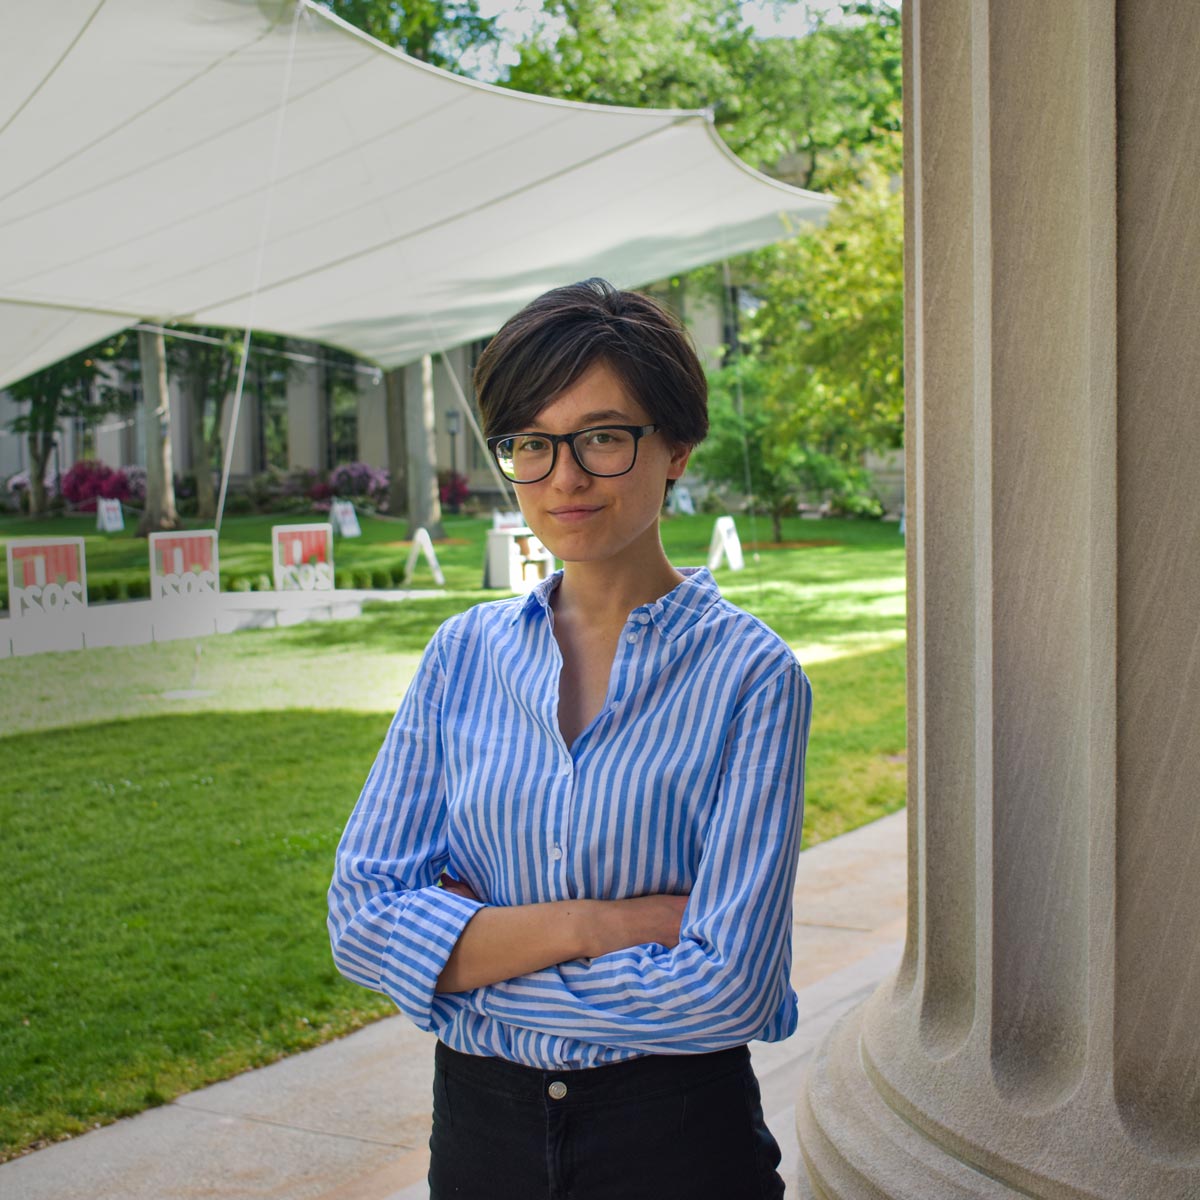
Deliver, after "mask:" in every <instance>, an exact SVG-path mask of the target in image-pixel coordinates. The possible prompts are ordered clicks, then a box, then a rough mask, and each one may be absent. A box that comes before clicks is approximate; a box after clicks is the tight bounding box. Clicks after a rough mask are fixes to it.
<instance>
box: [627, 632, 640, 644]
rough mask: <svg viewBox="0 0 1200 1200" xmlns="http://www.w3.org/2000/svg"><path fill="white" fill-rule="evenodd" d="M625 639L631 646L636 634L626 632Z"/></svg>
mask: <svg viewBox="0 0 1200 1200" xmlns="http://www.w3.org/2000/svg"><path fill="white" fill-rule="evenodd" d="M625 640H626V641H627V642H628V643H629V644H630V645H631V646H632V645H633V644H634V643H635V642H636V641H637V634H636V633H627V634H626V635H625Z"/></svg>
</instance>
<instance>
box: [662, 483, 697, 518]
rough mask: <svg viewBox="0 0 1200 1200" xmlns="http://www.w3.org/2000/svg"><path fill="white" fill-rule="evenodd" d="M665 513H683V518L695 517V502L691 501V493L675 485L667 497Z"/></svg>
mask: <svg viewBox="0 0 1200 1200" xmlns="http://www.w3.org/2000/svg"><path fill="white" fill-rule="evenodd" d="M667 511H668V512H673V513H683V514H684V516H688V517H691V516H695V514H696V502H695V501H694V500H693V499H692V493H691V492H690V491H688V489H687V488H686V487H684V486H683V484H680V483H677V484H676V485H675V486H674V487H673V488H672V489H671V492H670V495H668V496H667Z"/></svg>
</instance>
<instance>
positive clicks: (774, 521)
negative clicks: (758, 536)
mask: <svg viewBox="0 0 1200 1200" xmlns="http://www.w3.org/2000/svg"><path fill="white" fill-rule="evenodd" d="M771 531H772V534H773V536H774V538H775V541H776V543H779V542H782V541H783V514H782V513H780V511H779V510H778V509H775V510H774V511H773V512H772V513H771Z"/></svg>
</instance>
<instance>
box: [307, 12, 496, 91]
mask: <svg viewBox="0 0 1200 1200" xmlns="http://www.w3.org/2000/svg"><path fill="white" fill-rule="evenodd" d="M322 7H324V8H327V9H328V10H329V11H330V12H331V13H334V14H335V15H336V16H339V17H341V18H342V20H344V21H347V22H349V23H350V24H351V25H353V26H355V28H357V29H361V30H362V31H363V32H364V33H369V34H370V35H371V36H372V37H373V38H376V39H377V40H378V41H381V42H383V43H384V44H385V45H388V46H395V47H396V48H397V49H399V50H403V51H404V52H405V53H406V54H410V55H412V57H413V58H419V59H420V60H421V61H422V62H427V63H431V64H432V65H433V66H435V67H443V68H445V69H446V70H448V71H459V72H460V73H461V70H460V67H461V62H462V59H463V56H464V54H465V53H466V52H467V51H469V50H479V49H483V48H486V47H487V46H490V45H492V44H494V43H495V41H496V21H495V18H494V17H483V16H480V13H479V4H478V2H477V0H457V2H456V0H408V3H403V4H401V3H399V2H398V0H322Z"/></svg>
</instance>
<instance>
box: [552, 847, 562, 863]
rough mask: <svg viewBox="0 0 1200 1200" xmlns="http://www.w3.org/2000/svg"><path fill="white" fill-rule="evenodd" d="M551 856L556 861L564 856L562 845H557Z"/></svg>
mask: <svg viewBox="0 0 1200 1200" xmlns="http://www.w3.org/2000/svg"><path fill="white" fill-rule="evenodd" d="M550 857H551V858H553V859H554V860H555V861H557V860H558V859H560V858H562V847H561V846H555V847H554V849H553V850H551V851H550Z"/></svg>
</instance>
